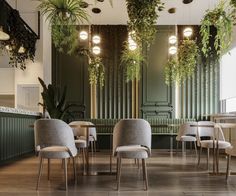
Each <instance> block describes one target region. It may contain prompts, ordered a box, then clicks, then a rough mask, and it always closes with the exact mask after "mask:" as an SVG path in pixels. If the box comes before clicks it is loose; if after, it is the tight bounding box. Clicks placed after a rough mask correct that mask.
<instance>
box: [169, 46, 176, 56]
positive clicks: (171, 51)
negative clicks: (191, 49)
mask: <svg viewBox="0 0 236 196" xmlns="http://www.w3.org/2000/svg"><path fill="white" fill-rule="evenodd" d="M176 52H177V48H176V46H171V47H170V48H169V54H171V55H174V54H176Z"/></svg>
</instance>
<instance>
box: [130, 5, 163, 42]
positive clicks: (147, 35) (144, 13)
mask: <svg viewBox="0 0 236 196" xmlns="http://www.w3.org/2000/svg"><path fill="white" fill-rule="evenodd" d="M126 6H127V11H128V16H129V22H128V27H129V32H132V31H135V36H134V37H133V39H134V40H135V41H136V42H138V43H142V42H144V43H146V44H147V46H150V44H151V43H152V42H153V41H154V39H155V36H156V22H157V19H158V16H159V15H158V11H162V10H163V9H164V3H162V2H161V0H145V1H143V0H126Z"/></svg>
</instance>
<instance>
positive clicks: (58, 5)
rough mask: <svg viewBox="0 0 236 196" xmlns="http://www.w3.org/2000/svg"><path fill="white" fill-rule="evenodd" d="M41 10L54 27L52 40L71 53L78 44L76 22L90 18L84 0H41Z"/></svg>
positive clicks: (60, 49) (61, 49) (57, 45)
mask: <svg viewBox="0 0 236 196" xmlns="http://www.w3.org/2000/svg"><path fill="white" fill-rule="evenodd" d="M39 1H40V2H41V3H40V5H39V7H38V8H39V10H40V11H41V12H42V14H43V15H46V16H47V17H46V19H47V20H49V22H50V25H51V27H52V40H53V43H54V45H55V47H56V48H57V49H59V51H67V52H68V53H69V54H71V53H72V51H74V49H75V44H77V42H76V41H77V30H76V26H75V25H76V24H81V23H82V22H83V21H87V20H88V14H87V12H86V10H85V9H84V8H82V6H81V5H82V3H83V1H82V0H39Z"/></svg>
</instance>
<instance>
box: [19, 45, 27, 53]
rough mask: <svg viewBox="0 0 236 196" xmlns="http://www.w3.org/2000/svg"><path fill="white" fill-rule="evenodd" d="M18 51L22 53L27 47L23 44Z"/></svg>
mask: <svg viewBox="0 0 236 196" xmlns="http://www.w3.org/2000/svg"><path fill="white" fill-rule="evenodd" d="M18 53H20V54H23V53H25V48H24V47H23V46H21V47H20V48H19V50H18Z"/></svg>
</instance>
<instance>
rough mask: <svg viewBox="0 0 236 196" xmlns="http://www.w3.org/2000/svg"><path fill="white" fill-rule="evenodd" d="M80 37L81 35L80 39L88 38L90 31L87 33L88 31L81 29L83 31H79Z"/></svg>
mask: <svg viewBox="0 0 236 196" xmlns="http://www.w3.org/2000/svg"><path fill="white" fill-rule="evenodd" d="M79 37H80V39H82V40H86V39H88V33H87V32H86V31H81V32H80V33H79Z"/></svg>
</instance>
